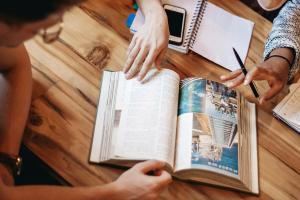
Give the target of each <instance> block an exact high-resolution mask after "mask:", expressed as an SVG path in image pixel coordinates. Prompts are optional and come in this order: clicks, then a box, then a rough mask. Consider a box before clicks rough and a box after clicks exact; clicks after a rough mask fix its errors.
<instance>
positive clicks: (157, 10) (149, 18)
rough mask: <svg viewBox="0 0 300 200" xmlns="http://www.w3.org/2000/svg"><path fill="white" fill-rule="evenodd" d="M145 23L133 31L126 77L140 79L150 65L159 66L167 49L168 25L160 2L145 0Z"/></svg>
mask: <svg viewBox="0 0 300 200" xmlns="http://www.w3.org/2000/svg"><path fill="white" fill-rule="evenodd" d="M146 2H147V4H149V5H147V6H146V5H145V6H144V7H145V9H147V10H146V11H144V15H145V23H144V25H143V26H142V27H141V28H140V30H139V31H138V32H136V33H135V35H134V36H133V39H132V40H131V43H130V45H129V48H128V50H127V60H126V63H125V66H124V73H125V77H126V78H127V79H131V78H133V77H134V76H136V75H138V77H137V78H138V80H139V81H141V80H143V78H144V77H145V75H146V74H147V72H148V71H149V70H150V68H151V67H152V66H155V67H157V68H161V66H160V64H161V61H162V59H163V57H164V55H165V53H166V51H167V48H168V41H169V34H170V33H169V25H168V19H167V15H166V13H165V11H164V9H163V8H162V6H161V4H158V5H157V4H156V3H154V2H155V1H145V3H146ZM151 2H153V3H151Z"/></svg>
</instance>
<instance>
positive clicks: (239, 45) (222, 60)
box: [191, 2, 254, 71]
mask: <svg viewBox="0 0 300 200" xmlns="http://www.w3.org/2000/svg"><path fill="white" fill-rule="evenodd" d="M253 26H254V23H253V22H251V21H249V20H246V19H243V18H240V17H238V16H235V15H233V14H231V13H229V12H227V11H225V10H223V9H221V8H219V7H217V6H215V5H213V4H211V3H209V2H207V7H206V10H205V14H204V17H203V19H202V21H201V24H200V28H199V30H198V34H197V36H196V39H195V43H194V45H192V47H191V49H192V50H193V51H194V52H196V53H198V54H200V55H201V56H203V57H205V58H207V59H209V60H211V61H213V62H214V63H216V64H218V65H221V66H222V67H224V68H226V69H229V70H231V71H233V70H236V69H239V68H240V67H239V64H238V62H237V60H236V58H235V56H234V53H233V50H232V47H234V48H235V49H236V50H237V52H238V53H239V55H240V57H241V59H242V61H243V62H245V60H246V57H247V53H248V48H249V43H250V40H251V35H252V31H253Z"/></svg>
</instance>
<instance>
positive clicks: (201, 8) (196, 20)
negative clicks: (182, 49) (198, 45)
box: [188, 0, 207, 48]
mask: <svg viewBox="0 0 300 200" xmlns="http://www.w3.org/2000/svg"><path fill="white" fill-rule="evenodd" d="M206 6H207V0H204V1H203V3H202V4H199V8H198V9H199V11H198V12H197V15H196V17H195V16H193V20H194V21H193V22H192V24H193V25H192V26H191V27H192V29H191V30H190V29H189V31H191V33H190V34H191V36H189V38H190V41H189V42H188V45H189V48H193V46H194V43H195V41H196V38H197V34H198V31H199V28H200V25H201V22H202V19H203V17H204V14H205V10H206ZM197 7H198V6H197ZM194 17H195V18H194ZM189 31H188V32H189Z"/></svg>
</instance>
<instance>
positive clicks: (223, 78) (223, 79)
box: [220, 69, 242, 81]
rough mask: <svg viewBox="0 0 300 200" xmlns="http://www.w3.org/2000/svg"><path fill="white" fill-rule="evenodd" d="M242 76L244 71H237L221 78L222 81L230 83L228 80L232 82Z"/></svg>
mask: <svg viewBox="0 0 300 200" xmlns="http://www.w3.org/2000/svg"><path fill="white" fill-rule="evenodd" d="M241 74H242V70H240V69H239V70H235V71H233V72H231V73H228V74H226V75H222V76H221V77H220V79H221V80H222V81H228V80H232V79H234V78H236V77H238V76H239V75H241Z"/></svg>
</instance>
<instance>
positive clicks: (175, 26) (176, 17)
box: [166, 9, 183, 37]
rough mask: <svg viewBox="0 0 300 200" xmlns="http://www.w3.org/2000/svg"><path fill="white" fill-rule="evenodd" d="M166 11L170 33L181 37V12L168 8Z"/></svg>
mask: <svg viewBox="0 0 300 200" xmlns="http://www.w3.org/2000/svg"><path fill="white" fill-rule="evenodd" d="M166 13H167V16H168V22H169V31H170V35H172V36H175V37H181V34H182V30H181V29H182V23H183V13H179V12H175V11H172V10H168V9H166Z"/></svg>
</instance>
